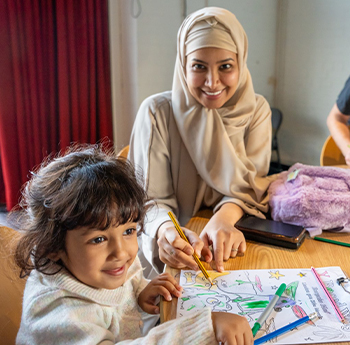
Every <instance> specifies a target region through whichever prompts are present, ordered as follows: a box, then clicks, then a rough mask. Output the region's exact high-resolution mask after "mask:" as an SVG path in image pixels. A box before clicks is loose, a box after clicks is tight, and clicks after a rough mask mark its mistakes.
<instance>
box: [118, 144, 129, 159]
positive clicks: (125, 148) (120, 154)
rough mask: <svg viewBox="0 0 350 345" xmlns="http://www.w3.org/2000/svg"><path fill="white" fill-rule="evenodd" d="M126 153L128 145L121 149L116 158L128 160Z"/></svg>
mask: <svg viewBox="0 0 350 345" xmlns="http://www.w3.org/2000/svg"><path fill="white" fill-rule="evenodd" d="M128 153H129V145H128V146H125V147H123V148H122V149H121V150H120V151H119V152H118V154H117V156H118V157H124V158H128Z"/></svg>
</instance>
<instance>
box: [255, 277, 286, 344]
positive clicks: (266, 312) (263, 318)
mask: <svg viewBox="0 0 350 345" xmlns="http://www.w3.org/2000/svg"><path fill="white" fill-rule="evenodd" d="M286 287H287V286H286V284H284V283H282V284H281V286H280V287H279V288H278V290H277V291H276V293H275V296H273V298H272V300H271V301H270V303H269V304H268V305H267V307H266V309H265V310H264V312H263V313H262V314H261V315H260V316H259V318H258V321H256V322H255V324H254V326H253V328H252V332H253V337H255V335H256V333H258V330H259V329H260V328H261V325H262V324H263V323H264V322H265V321H266V319H267V318H268V316H269V315H270V314H271V312H272V309H273V307H274V306H275V305H276V303H277V301H278V299H279V298H280V297H281V296H282V294H283V292H284V290H285V289H286Z"/></svg>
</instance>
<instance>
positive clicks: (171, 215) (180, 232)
mask: <svg viewBox="0 0 350 345" xmlns="http://www.w3.org/2000/svg"><path fill="white" fill-rule="evenodd" d="M168 215H169V217H170V219H171V221H172V222H173V224H174V226H175V228H176V230H177V232H178V233H179V235H180V236H181V238H182V239H183V240H185V241H186V242H188V243H190V241H189V240H188V239H187V237H186V235H185V234H184V232H183V231H182V229H181V227H180V225H179V223H178V222H177V221H176V219H175V217H174V215H173V213H172V212H171V211H170V212H168ZM192 256H193V258H194V260H195V261H196V263H197V265H198V267H199V268H200V270H201V271H202V273H203V275H204V277H205V278H207V279H208V280H209V282H210V284H211V285H213V281H212V280H211V278H210V277H209V274H208V272H207V270H206V269H205V268H204V266H203V264H202V263H201V261H200V260H199V258H198V256H197V254H196V253H195V252H193V254H192Z"/></svg>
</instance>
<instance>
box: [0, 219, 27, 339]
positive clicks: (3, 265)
mask: <svg viewBox="0 0 350 345" xmlns="http://www.w3.org/2000/svg"><path fill="white" fill-rule="evenodd" d="M18 235H19V234H18V232H16V231H15V230H13V229H11V228H8V227H6V226H2V225H0V339H1V340H0V342H1V344H7V345H14V344H15V341H16V335H17V332H18V329H19V325H20V322H21V314H22V296H23V290H24V286H25V279H20V278H19V269H18V268H17V267H16V266H15V263H14V261H13V255H12V254H13V253H12V249H13V246H12V243H13V242H14V241H15V240H16V238H17V237H18Z"/></svg>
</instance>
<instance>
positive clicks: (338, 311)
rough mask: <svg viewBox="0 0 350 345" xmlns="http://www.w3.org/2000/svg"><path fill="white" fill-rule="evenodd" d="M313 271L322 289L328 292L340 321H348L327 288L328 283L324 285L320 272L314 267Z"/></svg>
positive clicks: (327, 294)
mask: <svg viewBox="0 0 350 345" xmlns="http://www.w3.org/2000/svg"><path fill="white" fill-rule="evenodd" d="M311 272H312V273H313V274H314V276H315V278H316V280H317V281H318V282H319V284H320V285H321V288H322V290H323V291H324V293H325V294H326V296H327V298H328V300H329V302H330V303H331V305H332V307H333V309H334V311H335V313H336V314H337V316H338V317H339V319H340V321H341V322H342V323H346V320H345V318H344V316H343V314H342V313H341V311H340V310H339V308H338V307H337V304H336V303H335V301H334V299H333V297H332V296H331V294H330V293H329V291H328V290H327V288H326V285H324V283H323V281H322V279H321V277H320V276H319V275H318V273H317V272H316V270H315V268H314V267H311Z"/></svg>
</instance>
